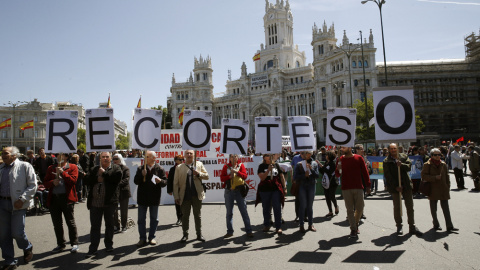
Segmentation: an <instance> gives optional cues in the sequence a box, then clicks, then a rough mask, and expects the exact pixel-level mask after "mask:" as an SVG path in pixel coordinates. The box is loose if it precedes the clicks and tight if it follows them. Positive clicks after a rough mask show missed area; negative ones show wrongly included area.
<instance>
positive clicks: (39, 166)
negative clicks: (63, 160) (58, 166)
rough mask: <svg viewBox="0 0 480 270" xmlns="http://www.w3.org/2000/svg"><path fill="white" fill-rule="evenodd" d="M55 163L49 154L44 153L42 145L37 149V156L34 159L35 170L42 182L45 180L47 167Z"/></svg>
mask: <svg viewBox="0 0 480 270" xmlns="http://www.w3.org/2000/svg"><path fill="white" fill-rule="evenodd" d="M53 164H55V162H54V161H53V158H52V157H51V156H50V155H46V154H45V149H44V148H43V147H42V148H40V149H38V158H37V159H36V160H35V165H34V166H33V167H34V168H35V172H37V174H38V176H40V180H41V181H42V182H43V180H45V175H47V169H48V167H50V166H51V165H53Z"/></svg>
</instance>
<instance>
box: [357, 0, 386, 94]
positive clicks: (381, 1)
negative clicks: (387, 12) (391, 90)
mask: <svg viewBox="0 0 480 270" xmlns="http://www.w3.org/2000/svg"><path fill="white" fill-rule="evenodd" d="M367 2H374V3H375V4H377V6H378V9H379V10H380V27H381V29H382V45H383V65H384V66H385V86H388V79H387V57H386V56H385V40H384V36H383V18H382V6H383V4H385V0H364V1H362V4H365V3H367Z"/></svg>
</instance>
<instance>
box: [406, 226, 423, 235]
mask: <svg viewBox="0 0 480 270" xmlns="http://www.w3.org/2000/svg"><path fill="white" fill-rule="evenodd" d="M408 233H409V234H414V235H416V236H422V235H423V233H422V232H420V231H419V230H418V228H417V226H413V227H410V230H409V231H408Z"/></svg>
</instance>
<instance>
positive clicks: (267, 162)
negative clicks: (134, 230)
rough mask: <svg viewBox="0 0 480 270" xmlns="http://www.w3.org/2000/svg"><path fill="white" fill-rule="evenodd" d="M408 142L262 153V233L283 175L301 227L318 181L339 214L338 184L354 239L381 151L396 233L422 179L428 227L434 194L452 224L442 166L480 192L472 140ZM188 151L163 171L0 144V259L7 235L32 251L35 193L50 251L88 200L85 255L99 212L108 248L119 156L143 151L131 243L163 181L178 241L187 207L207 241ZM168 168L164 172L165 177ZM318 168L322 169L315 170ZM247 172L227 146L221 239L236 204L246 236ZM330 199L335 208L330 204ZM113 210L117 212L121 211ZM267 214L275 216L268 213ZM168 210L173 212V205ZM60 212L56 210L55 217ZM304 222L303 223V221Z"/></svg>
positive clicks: (9, 247) (74, 246) (73, 242)
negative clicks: (28, 228)
mask: <svg viewBox="0 0 480 270" xmlns="http://www.w3.org/2000/svg"><path fill="white" fill-rule="evenodd" d="M427 149H428V148H426V147H417V146H412V147H410V148H409V149H408V151H405V150H404V149H403V147H401V146H397V145H396V144H394V143H392V144H390V145H389V146H388V147H387V148H383V149H379V151H376V150H374V151H373V150H367V151H364V148H363V145H361V144H359V145H355V147H353V148H351V147H339V148H337V149H335V150H329V151H327V149H326V148H325V147H321V148H320V150H319V151H318V152H317V151H315V152H314V151H303V152H299V153H288V152H286V151H285V152H282V153H281V154H274V155H271V154H264V155H263V161H262V162H261V163H260V164H259V165H258V169H257V175H258V177H259V178H260V183H259V184H258V191H257V194H256V201H255V205H257V204H259V203H261V204H262V209H263V211H262V213H263V229H262V230H263V232H265V233H268V232H270V229H271V227H272V226H274V232H275V233H276V234H278V235H282V234H283V231H282V224H283V223H284V222H285V221H284V219H283V217H282V215H283V213H282V211H283V210H282V208H283V205H284V203H285V197H286V194H287V192H288V190H287V180H286V179H287V177H286V175H287V173H289V172H290V171H292V173H291V175H292V176H291V182H292V183H291V190H290V193H291V194H292V195H294V196H295V213H296V216H297V217H296V218H295V220H294V221H295V222H299V224H298V227H299V231H300V232H301V233H306V232H307V231H311V232H315V231H316V228H315V227H314V224H313V215H314V214H313V201H314V198H315V193H316V186H317V185H316V183H317V181H321V183H322V188H323V191H324V194H325V201H326V204H327V207H328V213H327V214H326V216H325V217H327V218H332V217H333V216H334V215H338V214H339V212H340V210H339V209H340V207H339V205H338V203H337V198H336V191H337V189H338V187H339V186H340V187H341V196H342V198H343V201H344V204H345V209H346V214H347V219H348V222H349V225H350V228H349V229H350V233H349V234H348V237H349V238H353V239H356V238H358V234H359V233H360V230H359V226H360V224H361V219H362V218H365V215H364V207H365V203H364V199H365V197H366V196H372V195H374V194H375V193H376V192H377V191H378V181H376V180H377V179H371V178H370V175H371V174H372V165H371V164H370V162H369V161H368V159H367V154H368V155H374V156H375V155H379V156H384V157H385V158H384V160H383V168H384V185H385V190H386V191H388V192H389V193H390V194H391V197H392V202H393V217H394V221H395V224H396V228H397V230H396V232H397V234H399V235H401V234H403V220H402V215H401V212H400V211H401V203H402V198H403V201H404V204H405V208H406V212H407V222H408V225H409V233H410V234H416V235H421V234H422V233H421V232H420V231H419V229H418V228H417V227H416V224H415V218H414V200H413V198H414V197H415V196H416V195H417V194H418V193H419V186H420V183H421V182H422V181H423V182H427V183H429V184H430V193H429V194H428V199H429V202H430V210H431V215H432V223H433V228H434V230H442V228H441V225H440V222H439V220H438V218H437V204H438V201H440V206H441V208H442V211H443V214H444V217H445V221H446V224H445V225H446V230H447V231H448V232H455V231H458V228H456V227H454V225H453V222H452V217H451V214H450V209H449V204H448V200H449V199H450V194H449V192H450V180H449V169H453V172H454V175H455V180H456V183H457V188H458V189H465V180H464V174H465V173H466V165H467V162H468V165H469V169H470V172H471V177H472V179H473V181H474V186H475V188H474V189H473V191H480V186H479V177H480V176H479V173H480V158H479V152H478V149H476V148H475V145H474V144H471V145H469V146H468V148H466V147H460V146H451V147H450V146H447V147H440V148H435V147H431V148H430V149H429V154H430V155H428V154H427ZM409 155H410V156H415V155H419V156H421V160H422V161H423V163H422V164H423V167H422V169H421V177H420V178H419V179H411V178H410V176H409V172H410V170H411V167H412V166H415V164H412V161H411V160H410V158H409ZM194 156H195V153H194V151H193V150H187V151H185V152H184V156H183V155H177V156H175V158H174V161H175V166H173V167H172V168H171V169H170V171H169V173H168V174H167V173H166V171H165V169H164V168H163V167H162V166H160V165H159V164H158V163H157V162H156V155H155V152H152V151H146V152H142V151H132V152H128V153H127V152H114V153H110V152H100V153H98V154H97V153H89V154H88V155H87V154H85V153H84V152H83V151H82V150H78V151H77V153H76V154H60V155H58V154H57V155H51V154H46V153H45V151H44V149H43V148H40V149H39V151H38V155H35V154H34V153H33V151H31V150H29V151H27V153H26V155H25V156H23V155H22V154H21V153H19V150H18V149H17V148H16V147H14V146H11V147H7V148H4V149H3V150H2V161H1V164H0V180H1V181H0V247H1V249H2V257H3V258H4V260H5V262H4V266H3V267H2V269H15V268H16V267H17V263H18V261H17V260H16V259H15V255H14V246H13V239H15V241H16V243H17V245H18V247H19V248H20V249H22V250H23V251H24V262H25V263H28V262H30V261H31V260H32V258H33V245H32V243H31V242H30V241H29V240H28V238H27V235H26V233H25V216H26V214H27V210H28V209H29V208H32V207H33V202H34V197H37V198H38V200H39V201H40V202H41V208H42V211H45V212H46V211H49V212H50V216H51V219H52V224H53V231H54V234H55V237H56V241H57V246H56V247H54V248H53V249H52V251H51V252H52V253H58V252H62V251H64V250H65V249H66V247H67V241H66V239H65V236H64V230H63V219H64V220H65V223H66V225H67V229H68V236H69V242H68V244H70V248H69V251H70V252H71V253H77V252H78V251H79V250H80V248H79V246H78V234H77V225H76V221H75V215H74V208H75V205H76V204H78V203H82V202H85V201H86V206H87V208H88V209H89V213H90V226H91V227H90V245H89V247H88V251H87V254H86V257H87V258H89V257H93V256H95V255H96V254H97V250H98V247H99V244H100V240H101V233H100V232H101V227H102V219H103V220H104V221H105V235H104V244H105V251H106V252H112V251H113V250H114V247H113V237H114V234H115V233H122V232H126V231H127V226H128V225H127V217H128V207H129V205H128V202H129V198H130V197H131V196H132V194H131V192H130V171H129V168H128V167H127V166H126V163H125V158H128V157H142V158H144V159H145V162H144V164H143V165H141V166H139V167H138V168H137V170H136V172H135V175H134V178H133V179H134V181H133V182H134V184H135V185H137V186H138V188H137V198H136V201H137V204H138V219H137V225H138V234H139V241H138V242H137V243H136V245H137V246H138V247H142V246H145V245H156V244H157V242H156V240H155V234H156V231H157V226H158V206H159V205H160V199H161V193H162V188H164V187H166V188H167V193H168V194H169V195H171V196H173V198H174V200H175V204H176V205H175V212H176V217H177V222H176V225H178V226H181V227H182V232H183V235H182V237H181V239H180V241H181V242H182V243H185V242H186V241H187V240H188V238H189V220H190V212H192V211H193V217H194V222H195V232H196V239H197V240H198V241H202V242H204V241H205V238H204V236H203V234H202V219H201V209H202V201H203V200H204V199H205V196H206V195H205V194H206V192H205V191H206V187H205V186H204V184H203V183H202V181H204V180H208V179H209V174H208V172H207V170H206V169H205V166H204V165H203V163H202V162H200V161H197V160H196V159H195V157H194ZM167 175H168V178H167ZM320 176H322V177H320ZM247 177H248V174H247V170H246V169H245V165H244V164H243V163H242V162H241V160H240V159H239V156H238V155H234V154H230V155H229V162H228V164H225V165H224V167H223V169H222V171H221V174H220V181H221V183H222V187H223V188H224V198H225V208H226V234H225V235H224V237H225V238H229V237H232V236H233V234H234V228H233V208H234V203H235V202H236V204H237V207H238V210H239V212H240V214H241V216H242V220H243V223H244V226H245V232H246V236H247V237H249V238H252V237H254V234H253V230H252V224H251V222H250V218H249V215H248V211H247V202H246V195H247V193H248V191H249V190H248V185H247V184H246V182H245V181H246V179H247ZM332 204H333V207H332ZM119 211H120V215H119ZM147 211H148V213H149V220H150V222H149V230H148V234H147V222H146V220H147ZM272 212H273V219H272ZM172 214H173V213H172ZM62 217H63V218H62ZM306 222H308V227H307V228H305V223H306Z"/></svg>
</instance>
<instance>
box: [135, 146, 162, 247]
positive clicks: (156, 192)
mask: <svg viewBox="0 0 480 270" xmlns="http://www.w3.org/2000/svg"><path fill="white" fill-rule="evenodd" d="M145 156H146V164H147V166H146V168H145V167H144V166H139V167H138V168H137V172H136V174H135V178H134V182H135V184H136V185H138V189H137V203H138V233H139V234H140V241H139V242H138V243H137V246H139V247H141V246H144V245H145V244H147V230H146V220H147V210H148V209H150V230H149V233H148V243H149V244H150V245H156V244H157V241H155V232H156V231H157V225H158V206H159V205H160V196H161V195H162V187H165V186H166V185H167V177H166V176H165V169H163V167H162V166H160V165H158V164H156V162H155V161H156V158H155V152H153V151H147V153H146V154H145Z"/></svg>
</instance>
